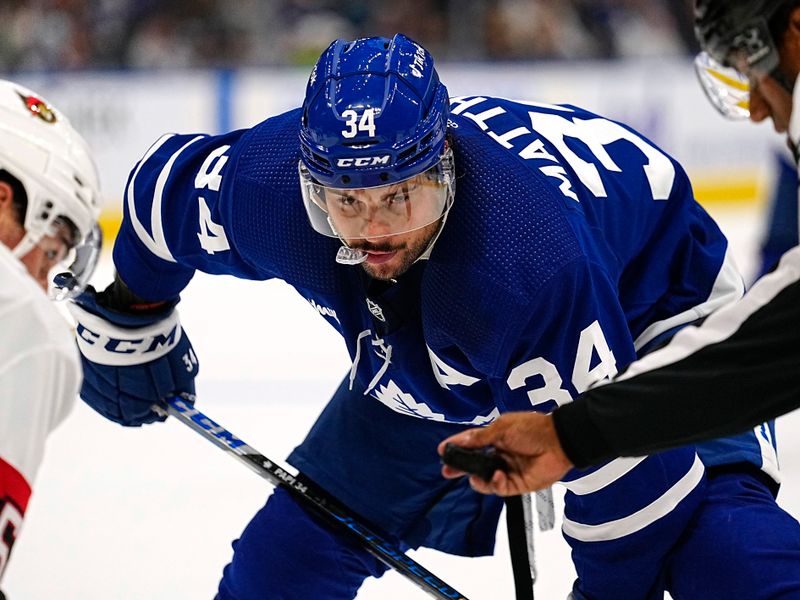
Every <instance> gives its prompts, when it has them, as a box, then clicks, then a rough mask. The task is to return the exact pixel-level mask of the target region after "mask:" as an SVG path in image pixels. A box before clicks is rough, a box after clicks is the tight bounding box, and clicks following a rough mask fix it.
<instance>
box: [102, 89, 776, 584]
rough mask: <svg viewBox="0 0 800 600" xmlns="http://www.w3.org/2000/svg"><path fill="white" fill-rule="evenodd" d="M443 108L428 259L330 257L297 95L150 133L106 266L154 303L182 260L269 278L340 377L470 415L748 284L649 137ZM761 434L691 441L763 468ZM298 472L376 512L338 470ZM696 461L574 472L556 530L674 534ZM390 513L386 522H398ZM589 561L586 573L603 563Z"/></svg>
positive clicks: (172, 283) (561, 379)
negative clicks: (310, 216)
mask: <svg viewBox="0 0 800 600" xmlns="http://www.w3.org/2000/svg"><path fill="white" fill-rule="evenodd" d="M451 111H452V114H451V118H450V123H449V143H450V144H451V146H452V148H453V151H454V156H455V164H456V197H455V202H454V204H453V207H452V209H451V210H450V212H449V214H448V216H447V220H446V223H445V225H444V227H443V230H442V232H441V235H440V236H439V238H438V239H437V241H436V243H435V246H434V247H433V249H432V251H431V252H430V254H429V256H428V257H427V259H425V260H421V261H419V262H417V263H416V264H415V265H414V266H413V267H412V268H411V269H410V270H409V271H408V272H407V273H405V274H404V275H403V276H401V277H400V278H399V279H398V280H397V282H396V283H392V284H387V283H382V282H378V281H374V280H371V279H370V278H369V277H367V276H366V275H365V274H364V273H363V272H362V270H361V269H360V268H359V267H353V266H344V265H340V264H337V263H336V262H335V256H336V252H337V250H338V248H339V246H340V243H339V242H338V241H337V240H334V239H331V238H326V237H324V236H322V235H319V234H318V233H316V232H314V230H313V229H312V228H311V226H310V225H309V223H308V220H307V217H306V214H305V210H304V207H303V204H302V202H301V200H300V190H299V181H298V174H297V165H298V161H299V159H300V153H299V145H298V141H297V135H298V128H299V121H300V112H299V110H294V111H290V112H288V113H285V114H283V115H279V116H277V117H274V118H271V119H268V120H266V121H264V122H263V123H261V124H259V125H257V126H255V127H253V128H252V129H248V130H241V131H235V132H231V133H228V134H224V135H219V136H208V135H176V134H170V135H165V136H163V137H162V138H161V139H159V140H158V141H157V142H156V143H155V144H154V145H153V146H152V147H151V148H150V149H149V150H148V151H147V153H146V154H145V156H144V157H143V158H142V159H141V161H140V162H139V163H138V164H137V165H136V167H135V168H134V170H133V172H132V173H131V176H130V178H129V181H128V185H127V189H126V193H125V218H124V222H123V225H122V229H121V231H120V233H119V237H118V239H117V242H116V245H115V248H114V260H115V263H116V266H117V269H118V272H119V274H120V276H121V278H122V279H123V280H124V281H125V282H126V283H127V285H128V286H129V287H130V288H131V290H132V291H133V292H134V293H136V294H137V295H139V296H142V297H144V298H147V299H149V300H161V299H167V298H173V297H175V296H177V295H178V294H179V292H180V291H181V290H182V289H183V288H184V287H185V286H186V285H187V284H188V282H189V280H190V279H191V277H192V275H193V273H194V272H195V270H201V271H204V272H208V273H226V274H231V275H235V276H237V277H242V278H248V279H255V280H265V279H269V278H280V279H283V280H285V281H286V282H287V283H289V284H290V285H292V286H293V287H294V288H295V289H296V290H297V291H298V292H299V293H300V294H301V295H302V296H303V297H304V298H306V299H307V300H308V301H309V302H310V303H312V304H313V305H314V306H315V307H316V308H317V309H318V312H319V313H320V315H322V317H323V318H325V319H326V320H327V321H328V322H329V324H330V325H331V326H332V327H334V328H336V329H337V330H338V331H339V332H340V333H341V334H342V336H343V337H344V339H345V342H346V344H347V348H348V350H349V353H350V356H351V357H352V360H353V366H352V370H351V373H350V375H349V383H350V386H351V387H353V386H354V387H355V388H356V389H363V390H364V394H366V395H368V396H370V397H372V398H373V399H374V400H375V401H377V402H381V403H383V404H384V405H386V406H388V407H390V408H391V409H393V410H394V411H396V412H398V413H401V414H404V415H408V416H409V417H413V418H417V419H423V420H433V421H439V422H449V423H458V424H464V425H481V424H485V423H488V422H490V421H491V420H492V419H494V418H495V417H496V416H497V415H498V414H499V413H501V412H504V411H510V410H541V411H549V410H552V409H553V408H554V407H555V406H557V405H560V404H564V403H566V402H569V401H570V400H571V399H572V398H573V397H574V396H575V395H576V394H577V393H579V392H581V391H583V390H585V389H587V388H588V387H589V386H590V385H591V384H592V383H593V382H595V381H598V380H601V379H603V378H607V377H610V376H612V375H614V374H615V373H617V372H618V370H620V369H621V368H624V367H625V366H626V365H627V364H629V363H630V362H632V361H633V360H634V359H635V358H636V356H637V352H638V351H641V350H642V349H644V348H646V347H647V346H648V344H652V343H655V342H657V341H658V340H659V339H660V338H661V337H662V336H664V335H667V334H669V332H671V331H673V330H675V329H676V328H679V327H681V326H682V325H685V324H686V323H689V322H692V321H695V320H697V319H698V318H702V317H704V316H705V315H707V314H708V313H709V312H710V311H711V310H713V309H715V308H717V307H718V306H720V305H722V304H724V303H726V302H729V301H731V300H733V299H734V298H736V297H738V296H740V295H741V293H742V291H743V285H742V282H741V278H740V277H739V275H738V273H737V271H736V269H735V267H734V266H733V264H732V261H731V259H730V257H729V253H728V246H727V242H726V240H725V238H724V236H723V235H722V233H721V232H720V231H719V229H718V228H717V226H716V225H715V224H714V222H713V221H712V220H711V219H710V218H709V216H708V215H707V214H706V213H705V212H704V211H703V209H702V208H701V207H700V206H699V205H698V204H697V203H696V202H695V201H694V198H693V194H692V189H691V186H690V183H689V181H688V178H687V176H686V174H685V173H684V171H683V170H682V168H681V167H680V165H678V163H677V162H676V161H674V160H673V159H672V158H671V157H669V156H668V155H667V154H665V153H664V152H663V151H662V150H660V149H659V148H658V147H657V146H655V145H654V144H652V143H651V142H650V141H648V140H646V139H645V138H643V137H641V136H640V135H638V134H637V133H635V132H634V131H632V130H630V129H629V128H627V127H625V126H624V125H621V124H618V123H616V122H613V121H610V120H607V119H603V118H601V117H598V116H597V115H594V114H591V113H589V112H586V111H584V110H582V109H579V108H577V107H573V106H567V105H558V106H554V105H545V104H540V103H530V102H512V101H509V100H505V99H500V98H490V97H480V96H474V97H462V98H454V99H453V100H452V102H451ZM380 426H381V424H380V423H375V427H376V428H380ZM763 431H764V434H763V435H757V433H758V432H753V433H752V434H749V435H748V436H744V437H741V438H737V439H735V440H733V441H730V443H728V442H720V443H717V445H716V446H714V448H713V451H712V452H711V453H710V454H709V455H708V456H709V458H708V459H707V460H706V457H705V456H704V460H706V462H709V463H719V462H726V461H741V460H748V461H750V462H753V463H755V464H756V465H758V466H759V467H764V468H765V470H767V471H768V472H769V473H770V474H772V475H773V476H774V475H775V470H774V465H775V458H774V452H773V448H772V446H771V442H770V440H771V436H770V435H769V432H768V431H767V430H766V429H764V430H763ZM701 454H702V452H701ZM300 458H301V460H300V462H302V463H303V464H302V467H303V470H307V469H312V470H313V465H312V464H311V461H303V460H302V457H300ZM309 474H310V475H311V477H312V478H314V479H317V480H318V482H319V483H320V484H322V485H323V486H325V487H329V488H334V489H333V490H332V491H334V493H335V494H337V495H338V496H339V497H340V499H341V500H343V501H344V502H346V503H349V504H351V505H353V506H355V507H356V508H357V509H359V510H361V511H362V512H365V513H367V514H368V515H369V516H370V517H372V518H374V519H375V520H377V521H379V522H381V515H379V514H378V515H376V514H369V513H370V510H371V509H370V507H369V506H368V505H367V503H365V502H364V500H363V498H359V496H358V494H357V493H355V492H353V491H352V490H351V491H348V490H347V488H346V486H345V485H343V484H342V482H339V481H336V480H334V478H329V477H327V476H326V474H325V472H322V471H320V472H316V473H314V472H312V473H309ZM702 477H703V465H702V464H701V462H700V460H699V459H698V458H697V456H696V454H695V450H694V449H693V448H683V449H678V450H674V451H670V452H666V453H662V454H660V455H657V456H654V457H643V458H638V459H620V460H616V461H612V462H611V463H609V464H607V465H605V466H603V467H600V468H597V469H592V470H590V471H584V472H573V473H571V474H570V475H569V477H568V478H567V479H566V481H565V485H566V486H567V487H568V489H569V492H568V493H567V497H566V512H565V519H564V526H563V530H564V533H565V534H566V536H567V538H568V540H569V541H570V543H571V544H572V545H573V547H574V549H575V554H576V555H580V554H581V553H583V554H584V555H586V556H592V555H594V554H595V553H597V554H598V555H599V554H602V553H606V555H607V556H611V555H613V552H611V551H609V548H610V547H612V546H613V547H623V546H625V545H626V544H630V543H635V544H636V547H638V548H642V547H647V544H649V543H651V542H652V541H653V540H658V539H661V540H663V539H664V532H665V531H669V532H670V534H669V539H672V540H674V539H675V537H676V536H677V535H679V533H680V528H681V527H682V524H683V523H685V521H686V519H687V518H688V517H687V515H686V514H683V515H680V514H679V513H680V511H681V510H682V507H683V506H684V505H685V503H684V504H682V503H683V502H684V500H685V499H686V498H689V497H690V495H691V493H692V492H693V491H694V490H696V489H697V486H698V485H699V483H700V482H701V480H702ZM373 510H374V509H373ZM675 515H678V516H675ZM393 518H394V517H385V518H384V519H383V521H382V522H381V525H383V526H385V527H386V528H387V529H388V530H398V529H399V528H400V526H399V524H398V523H392V522H391V521H392V519H393ZM653 543H656V542H653ZM658 543H661V544H663V543H664V542H663V541H662V542H658ZM439 547H443V548H444V549H446V550H449V551H458V550H459V549H458V547H457V544H451V545H447V544H440V546H439ZM601 547H602V550H601V549H600V548H601ZM609 552H611V553H609ZM620 552H622V550H620ZM585 564H586V565H589V566H587V567H586V569H585V571H584V572H581V568H582V567H580V566H579V575H581V576H582V577H586V578H591V577H606V576H608V574H602V573H600V572H597V573H593V572H592V570H591V569H592V567H591V565H592V564H593V563H592V560H591V559H589V560H587V561H586V562H585ZM576 565H578V562H577V560H576ZM620 577H621V578H622V577H624V575H620ZM620 589H622V588H620Z"/></svg>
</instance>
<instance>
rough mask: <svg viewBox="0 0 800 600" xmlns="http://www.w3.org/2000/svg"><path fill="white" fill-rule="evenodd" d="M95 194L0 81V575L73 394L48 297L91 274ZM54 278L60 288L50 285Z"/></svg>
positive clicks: (70, 142) (70, 351) (64, 131)
mask: <svg viewBox="0 0 800 600" xmlns="http://www.w3.org/2000/svg"><path fill="white" fill-rule="evenodd" d="M98 196H99V184H98V179H97V172H96V168H95V165H94V161H93V160H92V157H91V154H90V152H89V147H88V146H87V144H86V143H85V141H84V140H83V139H82V138H81V136H80V135H79V134H78V133H77V132H76V131H75V130H74V129H73V128H72V126H71V125H70V123H69V121H68V120H67V119H66V118H65V117H64V115H62V114H61V113H60V112H59V111H58V110H56V109H55V108H53V107H52V106H50V105H49V104H48V103H47V102H45V101H44V100H43V99H42V98H41V97H40V96H38V95H37V94H35V93H34V92H32V91H30V90H28V89H26V88H24V87H22V86H20V85H17V84H15V83H12V82H10V81H2V80H0V340H2V342H1V343H0V534H2V535H0V577H2V574H3V572H4V571H5V568H6V565H7V563H8V561H9V557H10V555H11V551H12V547H13V545H14V543H15V540H16V539H17V536H18V535H19V533H20V527H21V525H22V520H23V516H24V515H25V512H26V508H27V505H28V500H29V498H30V496H31V493H32V486H33V483H34V480H35V478H36V474H37V472H38V470H39V466H40V464H41V461H42V458H43V455H44V447H45V441H46V438H47V436H48V435H49V433H50V432H51V431H52V430H53V429H55V427H56V426H58V425H59V424H60V423H61V422H62V421H63V420H64V419H65V418H66V417H67V415H68V414H69V412H70V410H71V409H72V407H73V405H74V402H75V398H76V396H77V393H78V389H79V387H80V378H81V372H80V363H79V361H78V353H77V351H76V349H75V344H74V341H73V339H72V335H71V332H70V327H69V324H68V323H67V322H66V320H65V319H64V318H63V317H62V315H61V314H60V313H59V311H58V310H57V309H56V307H55V306H54V304H53V303H52V302H50V301H49V299H48V295H50V297H51V298H52V299H55V300H60V299H64V298H68V297H71V296H74V295H76V294H78V293H80V291H81V290H82V289H83V287H84V286H85V285H86V282H87V281H88V280H89V278H90V277H91V275H92V273H93V271H94V268H95V266H96V264H97V258H98V256H99V250H100V230H99V228H98V225H97V214H98V202H99V197H98ZM56 274H61V284H62V285H61V287H60V288H58V287H55V286H53V285H52V281H53V277H54V275H56ZM45 292H47V293H45ZM43 559H44V560H52V559H54V557H49V558H48V557H43ZM0 597H2V593H0Z"/></svg>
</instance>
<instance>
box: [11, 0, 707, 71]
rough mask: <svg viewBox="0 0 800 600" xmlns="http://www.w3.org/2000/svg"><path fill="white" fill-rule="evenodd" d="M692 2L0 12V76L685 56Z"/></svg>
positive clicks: (211, 3)
mask: <svg viewBox="0 0 800 600" xmlns="http://www.w3.org/2000/svg"><path fill="white" fill-rule="evenodd" d="M691 10H692V0H339V1H334V0H235V1H233V2H231V1H226V0H0V71H3V72H6V73H15V72H25V71H38V70H65V69H66V70H69V69H98V68H99V69H118V68H194V67H213V68H226V67H243V66H283V65H286V66H291V65H308V64H313V61H314V60H315V59H316V58H317V56H318V55H319V53H320V52H321V51H322V50H323V49H324V48H325V46H327V44H328V43H329V42H330V41H331V40H333V39H335V38H337V37H340V38H354V37H358V36H361V35H391V34H393V33H395V32H397V31H402V32H403V33H405V34H407V35H409V36H411V37H412V38H414V39H416V40H417V41H419V42H421V43H422V44H423V45H425V46H426V47H427V48H428V49H429V50H431V51H432V52H433V54H434V56H436V57H437V58H439V59H440V60H448V61H489V60H495V61H496V60H504V61H516V60H531V59H552V60H558V59H575V58H585V59H591V58H600V59H603V58H624V57H637V56H649V55H655V56H670V55H683V54H687V53H692V52H694V51H695V41H694V35H693V31H692V18H691Z"/></svg>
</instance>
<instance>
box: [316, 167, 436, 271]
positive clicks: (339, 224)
mask: <svg viewBox="0 0 800 600" xmlns="http://www.w3.org/2000/svg"><path fill="white" fill-rule="evenodd" d="M445 193H446V190H444V189H443V188H442V186H441V185H440V184H438V183H436V182H433V181H430V180H428V179H426V177H425V176H424V175H419V176H417V177H412V178H411V179H409V180H406V181H403V182H400V183H397V184H392V185H387V186H381V187H375V188H366V189H354V190H349V189H347V190H345V189H328V190H327V191H326V205H327V208H328V215H329V217H330V219H331V221H332V222H333V226H334V227H335V228H336V230H337V231H339V232H340V234H341V236H342V238H343V239H344V241H345V242H346V243H347V245H348V246H350V247H351V248H354V249H357V250H361V251H363V252H365V253H366V254H367V259H366V261H364V262H363V263H361V264H362V266H363V268H364V270H365V271H366V272H367V273H368V274H369V275H370V276H371V277H374V278H376V279H394V278H396V277H398V276H399V275H401V274H403V273H404V272H405V271H407V270H408V268H409V267H410V266H411V265H412V264H413V263H414V261H415V260H417V259H418V258H419V257H420V256H421V255H422V253H423V252H424V251H425V249H426V248H427V247H428V245H429V244H430V241H431V239H432V238H433V236H434V235H435V234H436V231H437V230H438V228H439V223H440V221H441V214H442V206H443V199H444V194H445Z"/></svg>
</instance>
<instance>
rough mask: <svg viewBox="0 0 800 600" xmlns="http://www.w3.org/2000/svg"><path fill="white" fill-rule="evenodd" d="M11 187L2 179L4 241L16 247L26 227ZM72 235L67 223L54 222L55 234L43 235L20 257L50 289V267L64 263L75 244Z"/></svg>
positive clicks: (0, 207) (0, 222)
mask: <svg viewBox="0 0 800 600" xmlns="http://www.w3.org/2000/svg"><path fill="white" fill-rule="evenodd" d="M10 199H11V188H10V187H9V186H7V185H6V184H3V183H2V182H0V242H2V243H3V244H5V245H6V246H7V247H8V248H11V249H13V248H15V247H16V246H17V244H19V243H20V242H21V241H22V239H23V238H24V237H25V228H24V227H23V226H22V224H21V223H20V222H19V221H18V220H17V216H16V210H15V209H14V208H13V204H12V202H11V200H10ZM71 243H72V237H71V232H70V230H69V228H68V227H67V226H66V225H60V226H54V227H53V228H52V231H51V235H45V236H42V238H41V239H40V240H39V241H38V242H37V243H36V245H35V246H33V248H32V249H31V250H29V251H28V252H27V253H26V254H25V255H24V256H22V257H21V258H20V260H21V261H22V264H23V265H25V268H26V269H27V270H28V273H30V274H31V277H33V278H34V279H35V280H36V282H37V283H38V284H39V285H40V286H41V287H42V289H44V290H45V291H47V287H48V284H49V281H50V277H49V275H50V271H51V270H52V269H53V268H54V267H55V266H56V265H58V264H59V263H61V262H62V261H63V260H64V259H65V257H66V256H67V253H68V252H69V249H70V247H71Z"/></svg>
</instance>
